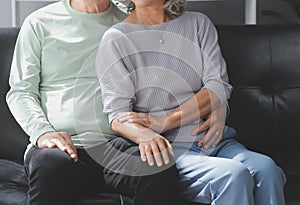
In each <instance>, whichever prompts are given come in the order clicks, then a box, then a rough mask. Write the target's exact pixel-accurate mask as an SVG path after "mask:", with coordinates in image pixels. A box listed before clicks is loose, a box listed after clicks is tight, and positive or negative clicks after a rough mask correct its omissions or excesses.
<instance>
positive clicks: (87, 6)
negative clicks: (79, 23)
mask: <svg viewBox="0 0 300 205" xmlns="http://www.w3.org/2000/svg"><path fill="white" fill-rule="evenodd" d="M69 1H70V5H71V7H72V8H73V9H75V10H77V11H80V12H85V13H100V12H104V11H105V10H107V9H108V7H109V3H110V1H109V0H69Z"/></svg>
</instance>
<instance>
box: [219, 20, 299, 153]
mask: <svg viewBox="0 0 300 205" xmlns="http://www.w3.org/2000/svg"><path fill="white" fill-rule="evenodd" d="M218 31H219V39H220V45H221V49H222V52H223V55H224V58H225V60H226V61H227V66H228V73H229V79H230V82H231V84H232V85H233V87H234V91H233V94H232V97H231V100H230V107H231V112H230V116H229V119H228V124H230V125H231V126H233V127H235V128H236V129H237V131H238V136H239V139H240V140H242V141H243V142H245V143H246V144H247V145H248V146H249V147H252V148H264V149H265V148H273V149H274V148H275V149H276V148H294V149H295V148H296V149H297V148H299V145H300V133H299V131H298V130H299V127H300V25H282V26H280V25H275V26H268V25H261V26H218Z"/></svg>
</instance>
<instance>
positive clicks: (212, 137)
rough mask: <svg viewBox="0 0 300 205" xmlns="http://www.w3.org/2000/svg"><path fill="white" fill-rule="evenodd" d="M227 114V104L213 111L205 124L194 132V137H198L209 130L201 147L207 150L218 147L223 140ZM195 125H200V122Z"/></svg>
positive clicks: (200, 143) (201, 142)
mask: <svg viewBox="0 0 300 205" xmlns="http://www.w3.org/2000/svg"><path fill="white" fill-rule="evenodd" d="M226 112H227V106H226V104H224V105H222V106H221V107H219V108H217V109H216V110H213V111H212V112H211V113H210V114H209V115H208V118H207V119H206V120H205V121H204V123H203V124H201V125H200V126H199V127H198V128H197V129H195V130H194V131H193V132H192V134H193V135H197V134H200V133H202V132H204V131H206V130H207V133H206V135H205V136H204V137H203V138H202V139H201V140H200V141H199V142H198V146H199V147H204V148H205V149H208V148H212V147H215V146H217V144H218V143H219V142H220V141H221V140H222V138H223V134H224V133H223V132H224V127H225V120H226ZM195 123H199V121H198V122H195Z"/></svg>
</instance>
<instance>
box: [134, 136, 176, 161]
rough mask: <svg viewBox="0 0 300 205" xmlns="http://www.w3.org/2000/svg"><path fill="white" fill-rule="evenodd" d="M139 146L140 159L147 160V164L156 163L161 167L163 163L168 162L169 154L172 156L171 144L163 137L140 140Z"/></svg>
mask: <svg viewBox="0 0 300 205" xmlns="http://www.w3.org/2000/svg"><path fill="white" fill-rule="evenodd" d="M139 148H140V154H141V159H142V161H144V162H146V161H147V162H148V164H149V166H153V165H154V164H156V165H157V166H158V167H161V166H162V165H163V164H169V162H170V155H171V156H174V151H173V148H172V145H171V144H170V142H169V141H168V140H166V139H164V138H163V137H159V138H155V139H152V140H150V141H147V142H142V143H141V144H140V145H139Z"/></svg>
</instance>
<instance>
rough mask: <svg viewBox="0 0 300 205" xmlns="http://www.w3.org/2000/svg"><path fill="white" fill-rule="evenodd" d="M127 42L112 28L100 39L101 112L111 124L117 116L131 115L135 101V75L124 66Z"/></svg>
mask: <svg viewBox="0 0 300 205" xmlns="http://www.w3.org/2000/svg"><path fill="white" fill-rule="evenodd" d="M128 41H129V40H128V39H127V38H126V36H125V35H124V34H122V33H121V32H120V31H119V30H117V29H114V28H111V29H109V30H108V31H107V32H106V33H105V34H104V36H103V37H102V39H101V43H100V46H99V49H98V53H97V57H96V65H95V66H96V72H97V76H98V79H99V84H100V87H101V91H102V101H103V112H104V113H106V114H108V118H109V123H110V124H111V122H112V121H113V120H114V119H115V118H116V117H117V115H118V113H121V112H129V111H132V110H133V106H134V102H135V99H136V98H135V86H134V80H133V78H134V72H132V71H130V69H128V68H127V67H126V65H125V63H124V58H125V57H127V56H126V55H128V54H127V52H126V50H127V49H128V47H127V46H128V43H129V42H128ZM126 45H127V46H126Z"/></svg>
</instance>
